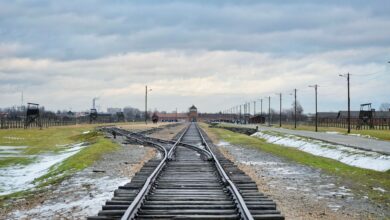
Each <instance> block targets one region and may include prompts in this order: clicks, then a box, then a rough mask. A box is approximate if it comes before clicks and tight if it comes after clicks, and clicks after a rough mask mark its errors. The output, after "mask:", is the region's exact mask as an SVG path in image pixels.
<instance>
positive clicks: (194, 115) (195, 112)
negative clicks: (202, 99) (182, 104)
mask: <svg viewBox="0 0 390 220" xmlns="http://www.w3.org/2000/svg"><path fill="white" fill-rule="evenodd" d="M189 111H190V112H189V113H188V117H189V119H188V121H192V122H196V121H197V120H198V109H197V108H196V107H195V105H192V106H191V107H190V109H189Z"/></svg>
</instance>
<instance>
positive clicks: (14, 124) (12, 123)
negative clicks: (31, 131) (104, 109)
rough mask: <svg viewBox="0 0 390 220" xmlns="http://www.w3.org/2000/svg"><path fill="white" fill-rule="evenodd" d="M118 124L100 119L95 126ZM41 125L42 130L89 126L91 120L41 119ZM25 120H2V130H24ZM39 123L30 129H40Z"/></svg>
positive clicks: (0, 127) (111, 120) (95, 122)
mask: <svg viewBox="0 0 390 220" xmlns="http://www.w3.org/2000/svg"><path fill="white" fill-rule="evenodd" d="M114 122H117V121H116V120H114V119H113V118H100V119H99V118H98V119H97V120H96V121H93V122H92V123H93V124H98V123H114ZM40 123H41V124H42V128H48V127H53V126H66V125H76V124H89V123H90V121H89V118H73V119H66V120H64V119H53V118H41V119H40ZM24 125H25V120H24V119H5V118H2V119H0V129H15V128H24ZM39 127H40V126H39V124H38V122H33V123H31V124H30V125H29V126H28V128H39Z"/></svg>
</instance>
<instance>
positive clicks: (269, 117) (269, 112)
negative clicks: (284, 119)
mask: <svg viewBox="0 0 390 220" xmlns="http://www.w3.org/2000/svg"><path fill="white" fill-rule="evenodd" d="M268 126H271V96H268Z"/></svg>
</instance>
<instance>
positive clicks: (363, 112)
mask: <svg viewBox="0 0 390 220" xmlns="http://www.w3.org/2000/svg"><path fill="white" fill-rule="evenodd" d="M374 114H375V109H372V108H371V103H365V104H361V105H360V112H359V120H358V124H357V126H356V129H360V128H361V127H362V126H363V125H368V126H369V127H370V128H374V120H373V117H374Z"/></svg>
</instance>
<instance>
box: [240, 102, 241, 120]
mask: <svg viewBox="0 0 390 220" xmlns="http://www.w3.org/2000/svg"><path fill="white" fill-rule="evenodd" d="M240 124H241V105H240Z"/></svg>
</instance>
